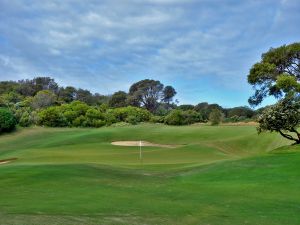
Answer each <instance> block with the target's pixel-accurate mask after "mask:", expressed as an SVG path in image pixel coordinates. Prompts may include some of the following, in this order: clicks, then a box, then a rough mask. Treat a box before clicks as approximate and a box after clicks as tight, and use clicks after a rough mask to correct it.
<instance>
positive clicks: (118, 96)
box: [109, 91, 127, 108]
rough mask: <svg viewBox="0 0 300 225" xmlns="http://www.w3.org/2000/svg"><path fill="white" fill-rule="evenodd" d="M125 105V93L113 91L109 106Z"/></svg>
mask: <svg viewBox="0 0 300 225" xmlns="http://www.w3.org/2000/svg"><path fill="white" fill-rule="evenodd" d="M126 105H127V93H126V92H124V91H118V92H115V93H114V94H113V95H112V96H111V99H110V100H109V106H110V107H113V108H118V107H125V106H126Z"/></svg>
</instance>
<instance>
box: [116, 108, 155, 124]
mask: <svg viewBox="0 0 300 225" xmlns="http://www.w3.org/2000/svg"><path fill="white" fill-rule="evenodd" d="M111 112H112V113H113V114H114V116H115V118H116V120H117V121H118V122H127V119H128V117H135V121H136V122H137V123H139V122H146V121H149V120H150V118H151V113H150V112H149V111H148V110H146V109H141V108H137V107H133V106H128V107H122V108H116V109H113V110H112V111H111ZM131 120H132V119H131Z"/></svg>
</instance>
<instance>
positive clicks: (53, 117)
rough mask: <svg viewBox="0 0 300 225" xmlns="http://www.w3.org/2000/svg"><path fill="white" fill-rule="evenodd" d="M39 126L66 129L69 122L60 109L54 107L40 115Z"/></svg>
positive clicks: (41, 112)
mask: <svg viewBox="0 0 300 225" xmlns="http://www.w3.org/2000/svg"><path fill="white" fill-rule="evenodd" d="M38 124H40V125H43V126H48V127H65V126H67V125H68V121H67V120H66V118H65V116H64V114H63V113H62V111H61V108H60V107H58V106H52V107H49V108H46V109H44V110H42V111H40V112H39V113H38Z"/></svg>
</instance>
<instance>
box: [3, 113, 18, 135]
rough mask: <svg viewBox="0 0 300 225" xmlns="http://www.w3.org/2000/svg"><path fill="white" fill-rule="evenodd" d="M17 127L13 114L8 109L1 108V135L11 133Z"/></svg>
mask: <svg viewBox="0 0 300 225" xmlns="http://www.w3.org/2000/svg"><path fill="white" fill-rule="evenodd" d="M16 125H17V120H16V118H15V116H14V115H13V113H12V112H11V111H9V110H8V109H6V108H0V133H1V132H6V131H11V130H13V129H14V128H15V127H16Z"/></svg>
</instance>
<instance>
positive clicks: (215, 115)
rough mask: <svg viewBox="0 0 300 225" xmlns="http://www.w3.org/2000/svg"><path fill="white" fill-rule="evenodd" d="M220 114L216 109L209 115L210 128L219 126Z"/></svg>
mask: <svg viewBox="0 0 300 225" xmlns="http://www.w3.org/2000/svg"><path fill="white" fill-rule="evenodd" d="M222 117H223V115H222V112H221V111H220V110H218V109H213V110H212V111H211V113H210V114H209V121H210V122H211V125H212V126H215V125H219V124H220V123H221V121H222Z"/></svg>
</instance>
